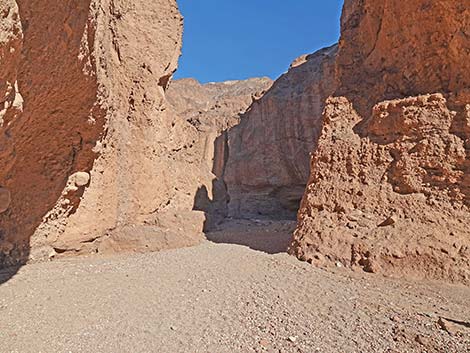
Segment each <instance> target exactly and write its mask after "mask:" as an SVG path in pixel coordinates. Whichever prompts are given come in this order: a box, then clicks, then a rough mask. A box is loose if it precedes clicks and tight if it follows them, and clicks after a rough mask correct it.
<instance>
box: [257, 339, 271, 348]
mask: <svg viewBox="0 0 470 353" xmlns="http://www.w3.org/2000/svg"><path fill="white" fill-rule="evenodd" d="M259 344H260V346H262V347H264V348H268V347H269V341H268V340H265V339H262V340H260V341H259Z"/></svg>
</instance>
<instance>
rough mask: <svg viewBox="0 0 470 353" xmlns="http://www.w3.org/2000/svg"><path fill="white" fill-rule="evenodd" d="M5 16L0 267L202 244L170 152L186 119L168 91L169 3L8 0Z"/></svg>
mask: <svg viewBox="0 0 470 353" xmlns="http://www.w3.org/2000/svg"><path fill="white" fill-rule="evenodd" d="M0 16H1V21H0V62H1V64H0V77H1V79H0V97H1V99H0V213H1V214H0V266H2V267H3V266H7V265H13V264H16V263H22V262H24V261H26V260H27V259H28V258H29V259H32V260H38V259H44V258H48V257H51V256H58V255H59V254H68V253H74V254H75V253H89V252H109V251H126V250H147V249H149V250H159V249H162V248H169V247H177V246H186V245H191V244H195V243H197V242H198V241H199V240H200V239H201V238H202V233H201V232H202V228H203V224H204V221H205V217H204V214H203V213H202V212H199V211H193V203H194V200H193V196H194V195H186V194H185V193H184V191H181V192H179V191H177V183H178V180H180V179H183V178H184V176H185V175H186V173H188V172H190V170H188V168H186V167H185V166H186V165H188V164H189V162H188V161H187V160H183V159H182V158H179V157H178V156H175V152H174V151H175V150H177V149H178V148H179V146H180V145H181V146H184V145H187V140H190V139H191V138H192V136H191V126H190V124H189V123H187V122H185V121H183V120H182V119H178V118H176V117H175V114H173V113H172V112H171V111H170V110H171V109H169V108H168V106H169V105H168V103H167V102H166V99H165V89H166V88H167V85H168V81H169V79H170V78H171V75H172V73H173V72H174V70H175V69H176V64H177V60H178V57H179V55H180V46H181V35H182V18H181V16H180V13H179V11H178V8H177V5H176V2H175V1H173V0H157V1H152V2H148V1H143V0H138V1H132V2H128V1H124V0H80V1H63V0H61V1H58V0H57V1H55V0H53V1H44V0H27V1H26V0H17V1H13V0H5V1H2V3H1V4H0ZM195 192H196V191H194V193H195ZM180 199H181V200H180ZM178 215H179V216H178Z"/></svg>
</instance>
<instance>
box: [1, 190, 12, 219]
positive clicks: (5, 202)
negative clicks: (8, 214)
mask: <svg viewBox="0 0 470 353" xmlns="http://www.w3.org/2000/svg"><path fill="white" fill-rule="evenodd" d="M10 203H11V194H10V191H9V190H8V189H6V188H2V187H0V214H1V213H4V212H5V211H6V210H8V207H10Z"/></svg>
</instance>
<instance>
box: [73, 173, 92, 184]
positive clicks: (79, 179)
mask: <svg viewBox="0 0 470 353" xmlns="http://www.w3.org/2000/svg"><path fill="white" fill-rule="evenodd" d="M71 178H72V180H73V181H74V182H75V185H76V186H78V187H81V186H85V185H87V184H88V183H89V182H90V174H88V173H87V172H77V173H75V174H74V175H72V176H71Z"/></svg>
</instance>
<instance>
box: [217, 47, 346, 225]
mask: <svg viewBox="0 0 470 353" xmlns="http://www.w3.org/2000/svg"><path fill="white" fill-rule="evenodd" d="M336 52H337V47H336V46H333V47H331V48H326V49H323V50H320V51H318V52H317V53H314V54H311V55H306V56H303V57H301V58H299V59H297V60H296V61H295V62H294V63H293V64H292V66H291V68H290V69H289V71H288V72H287V73H286V74H284V75H283V76H281V77H280V78H279V79H278V80H277V81H276V82H275V83H274V85H273V86H272V88H271V89H270V90H269V91H268V92H267V93H266V94H265V95H264V96H262V97H260V98H259V99H257V100H256V101H255V102H254V103H253V105H252V106H251V107H250V109H249V110H248V112H247V113H246V114H244V116H243V117H242V120H241V123H240V125H238V126H236V127H235V128H233V129H231V130H230V131H229V133H228V147H229V157H228V163H227V168H226V171H225V176H224V179H225V181H226V183H227V186H228V191H229V195H230V203H229V215H230V216H232V217H241V218H246V217H248V218H249V217H269V218H294V217H295V214H296V212H297V210H298V207H299V204H300V199H301V198H302V195H303V192H304V190H305V185H306V183H307V180H308V175H309V171H310V169H309V160H310V157H309V156H310V152H311V151H312V150H313V149H314V148H315V146H316V144H317V140H318V137H319V135H320V132H321V125H322V110H323V107H324V102H325V99H326V98H327V97H328V96H329V95H330V94H332V93H333V91H334V87H335V86H334V77H335V75H334V63H335V57H336Z"/></svg>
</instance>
